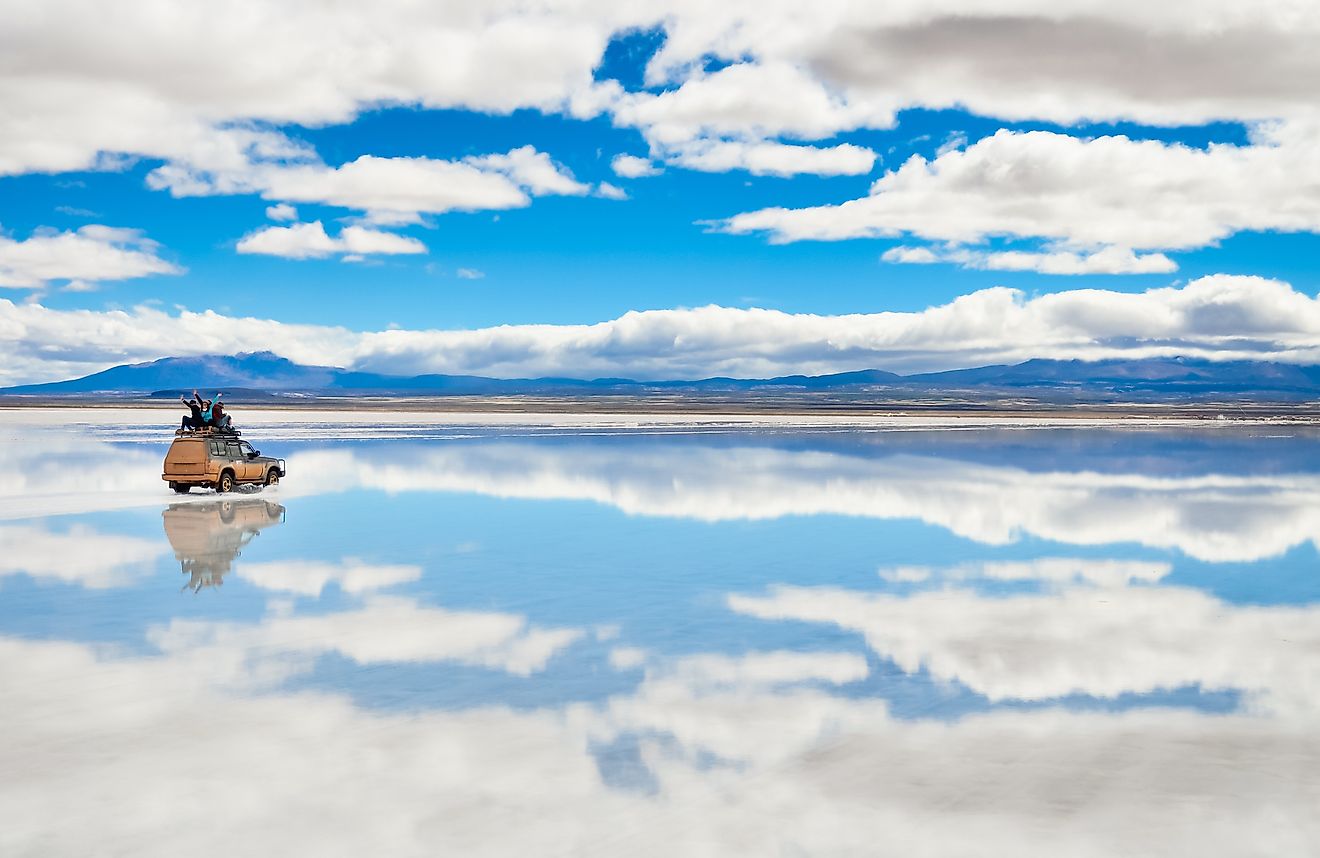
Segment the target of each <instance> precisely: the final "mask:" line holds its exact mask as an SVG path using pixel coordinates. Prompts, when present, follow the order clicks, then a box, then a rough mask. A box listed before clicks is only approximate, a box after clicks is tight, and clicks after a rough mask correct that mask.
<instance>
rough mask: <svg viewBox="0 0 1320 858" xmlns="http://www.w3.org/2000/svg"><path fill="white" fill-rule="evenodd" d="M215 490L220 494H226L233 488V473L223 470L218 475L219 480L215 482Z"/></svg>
mask: <svg viewBox="0 0 1320 858" xmlns="http://www.w3.org/2000/svg"><path fill="white" fill-rule="evenodd" d="M215 490H216V491H218V492H219V493H220V494H222V495H223V494H227V493H229V492H232V491H233V490H234V475H233V474H232V473H230V472H229V471H225V472H224V473H222V474H221V475H220V481H219V482H218V483H216V484H215Z"/></svg>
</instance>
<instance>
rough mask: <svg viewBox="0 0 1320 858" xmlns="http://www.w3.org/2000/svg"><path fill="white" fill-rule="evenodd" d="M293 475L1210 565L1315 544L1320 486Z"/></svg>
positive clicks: (820, 454)
mask: <svg viewBox="0 0 1320 858" xmlns="http://www.w3.org/2000/svg"><path fill="white" fill-rule="evenodd" d="M1211 461H1213V458H1212V459H1211ZM1010 462H1011V460H1010ZM295 464H296V465H297V468H296V470H295V471H294V472H295V473H297V474H299V475H301V476H300V477H299V479H298V480H297V481H296V485H293V486H291V487H290V488H289V489H288V491H291V492H293V493H296V494H318V493H321V492H328V491H337V490H342V489H344V488H345V487H348V486H355V487H362V488H371V489H379V490H383V491H387V492H409V491H448V492H465V493H475V494H483V495H488V496H493V497H500V498H528V499H538V500H551V499H553V500H589V501H594V502H596V503H600V504H606V505H609V506H613V507H616V508H617V509H619V510H621V511H623V512H626V513H628V514H630V515H644V516H664V517H676V518H688V519H696V520H699V521H710V522H718V521H730V520H742V519H773V518H779V517H783V516H801V515H843V516H861V517H867V518H876V519H917V520H920V521H922V522H925V523H927V524H931V525H937V526H940V527H943V528H945V529H947V530H949V531H951V532H953V533H955V534H957V535H959V536H962V537H965V538H968V539H972V540H975V541H977V542H981V543H984V544H989V545H1005V544H1009V543H1012V542H1016V541H1018V540H1019V539H1021V538H1022V537H1023V536H1027V535H1030V536H1033V537H1038V538H1041V539H1048V540H1053V541H1057V542H1062V543H1068V544H1073V545H1106V544H1112V543H1120V542H1133V543H1137V544H1140V545H1145V546H1149V547H1153V548H1174V549H1177V550H1179V551H1182V552H1183V553H1185V554H1187V555H1189V556H1191V557H1195V558H1197V559H1200V560H1206V561H1213V562H1229V561H1247V560H1259V559H1262V558H1265V557H1272V556H1275V555H1278V554H1281V553H1283V552H1285V551H1287V550H1288V549H1290V548H1292V547H1294V546H1297V545H1301V544H1305V543H1311V544H1313V545H1317V544H1320V481H1317V479H1316V477H1315V475H1314V474H1312V473H1310V471H1309V470H1303V467H1302V466H1303V465H1304V464H1306V463H1303V462H1298V463H1297V465H1298V472H1296V473H1293V472H1288V471H1283V472H1268V473H1232V472H1229V473H1218V472H1214V471H1210V472H1207V473H1192V474H1181V473H1174V474H1168V475H1159V474H1156V475H1150V474H1149V473H1148V471H1147V470H1142V471H1139V472H1098V471H1095V470H1092V469H1091V468H1092V467H1093V462H1092V461H1090V460H1088V459H1087V458H1086V457H1085V456H1084V455H1083V454H1081V453H1075V454H1074V464H1073V467H1071V468H1070V467H1067V464H1068V463H1067V462H1055V463H1052V466H1051V467H1050V469H1049V470H1029V469H1027V468H1026V467H1024V466H1020V465H1017V464H1013V463H1009V464H985V463H981V462H977V461H969V460H967V459H961V458H950V457H942V456H937V455H913V454H910V453H887V452H885V451H883V449H882V450H881V451H880V452H878V453H877V452H874V451H872V452H869V453H868V452H867V451H866V450H859V451H858V453H856V454H848V453H840V452H836V451H832V450H812V449H806V450H798V449H791V450H790V449H780V448H774V447H765V446H755V445H751V444H748V445H746V446H735V445H729V444H722V443H721V444H716V443H712V444H709V445H702V444H700V443H696V442H692V441H683V442H681V443H680V442H678V441H667V442H666V441H657V442H654V443H650V444H645V445H642V444H630V445H623V444H605V443H599V442H592V441H576V442H548V441H542V442H536V441H509V440H488V441H482V442H478V443H448V444H430V445H426V446H414V445H406V444H396V445H390V446H382V447H376V448H374V449H369V450H362V451H355V450H349V449H333V450H318V451H314V452H306V453H302V454H299V455H298V456H297V457H296V459H295ZM1143 464H1144V463H1143ZM291 467H293V466H292V465H291ZM1307 467H1309V465H1307Z"/></svg>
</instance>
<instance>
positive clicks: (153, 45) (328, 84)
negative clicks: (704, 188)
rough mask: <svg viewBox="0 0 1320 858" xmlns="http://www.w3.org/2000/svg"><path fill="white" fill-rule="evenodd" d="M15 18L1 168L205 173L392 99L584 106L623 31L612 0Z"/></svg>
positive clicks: (68, 2)
mask: <svg viewBox="0 0 1320 858" xmlns="http://www.w3.org/2000/svg"><path fill="white" fill-rule="evenodd" d="M12 23H13V26H12V27H8V28H6V33H5V36H4V54H5V56H6V58H7V60H8V61H7V63H6V66H5V68H6V69H8V70H10V71H8V72H6V73H5V75H4V77H5V80H6V81H7V83H6V85H5V86H3V87H0V114H4V115H9V116H15V117H23V121H22V123H21V124H20V125H18V126H17V127H15V128H13V129H12V131H13V133H9V134H6V135H5V139H4V140H3V141H0V173H19V172H31V171H44V172H57V171H66V170H80V169H88V168H94V167H96V166H97V165H98V163H100V159H101V158H102V153H125V154H133V155H141V156H145V157H148V158H159V159H163V160H166V161H169V162H177V163H179V164H183V165H188V166H189V167H190V168H202V169H205V170H213V169H218V168H223V167H225V166H232V165H233V164H235V163H239V162H241V161H245V160H250V158H249V156H250V155H251V153H249V152H245V151H244V150H246V149H248V148H250V147H252V146H253V145H259V146H262V147H264V148H266V149H267V150H271V149H274V148H278V147H280V146H285V145H287V144H288V143H289V141H288V140H287V138H285V137H283V135H281V134H279V133H278V132H270V131H266V130H265V129H264V128H262V127H258V126H257V124H264V125H282V124H289V123H293V124H300V125H309V126H316V125H326V124H333V123H344V122H349V121H351V120H352V119H353V118H354V117H355V116H356V115H357V114H358V113H359V112H360V111H362V110H365V109H370V108H374V107H376V106H378V105H380V104H386V103H388V104H408V105H414V106H420V107H427V108H440V109H443V108H458V109H470V110H480V111H486V112H493V113H508V112H510V111H512V110H515V109H518V108H537V109H542V110H546V111H569V110H571V109H575V110H582V109H586V108H587V106H588V105H590V104H591V102H592V101H593V98H592V97H591V92H592V90H594V89H596V87H597V85H596V84H595V83H594V81H593V75H592V70H593V68H594V67H595V66H596V64H597V63H598V61H599V58H600V56H601V54H602V53H603V51H604V48H605V45H606V44H607V42H608V40H609V37H610V34H611V32H613V31H614V30H615V29H617V28H618V27H619V26H625V25H627V24H628V23H629V21H628V20H627V19H625V18H623V17H622V16H621V15H620V14H619V13H617V12H615V11H613V10H611V9H610V8H609V7H608V5H606V4H587V5H586V6H584V7H579V8H577V9H574V8H572V7H569V6H559V7H554V6H550V7H546V8H544V9H541V10H532V9H528V8H527V7H526V6H525V5H524V4H521V3H514V2H502V1H501V2H497V3H491V4H484V3H483V4H470V3H460V4H447V5H445V6H443V7H440V6H437V7H433V8H428V9H419V8H417V7H416V6H414V5H412V4H407V3H394V2H390V3H386V4H384V5H382V6H381V7H380V8H378V9H375V10H372V12H371V13H370V14H366V13H364V11H363V10H361V9H357V8H349V7H343V8H339V9H326V8H319V7H318V8H313V7H310V6H309V7H305V8H293V9H286V10H282V11H277V10H275V9H272V8H270V7H267V6H265V5H263V4H261V3H259V2H244V3H241V4H240V6H239V7H235V8H232V9H230V10H229V11H228V12H227V13H224V14H222V13H220V12H219V11H218V10H200V11H199V10H185V9H157V10H149V9H146V8H143V7H142V6H140V5H138V4H133V3H116V4H111V5H102V4H95V3H86V2H82V0H58V2H53V3H50V4H47V5H43V7H42V9H41V10H40V11H39V12H38V13H37V14H32V15H24V16H22V17H21V19H19V18H15V20H14V21H13V22H12ZM385 44H388V45H389V46H390V49H389V50H388V51H382V50H381V49H380V46H381V45H385ZM144 57H147V58H150V62H147V63H144V62H143V58H144ZM594 100H596V101H598V100H599V99H594Z"/></svg>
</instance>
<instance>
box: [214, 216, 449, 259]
mask: <svg viewBox="0 0 1320 858" xmlns="http://www.w3.org/2000/svg"><path fill="white" fill-rule="evenodd" d="M237 249H238V252H239V253H259V254H263V255H266V256H282V257H284V258H285V259H318V258H323V257H326V256H332V255H334V254H337V253H343V254H349V255H352V256H358V257H361V256H364V255H367V254H411V253H425V252H426V245H424V244H422V243H421V242H420V241H418V240H417V239H415V238H409V237H408V236H404V235H397V234H395V233H392V232H382V231H381V230H377V229H370V228H368V227H362V226H346V227H344V228H343V229H342V230H341V231H340V233H339V236H338V237H337V238H331V237H330V236H329V235H327V234H326V231H325V227H324V226H323V225H322V224H321V222H320V221H319V220H317V221H312V222H311V223H296V224H293V225H292V226H268V227H263V228H262V229H259V230H257V231H256V232H253V233H250V234H248V235H246V236H244V237H243V238H242V239H240V240H239V242H238V245H237Z"/></svg>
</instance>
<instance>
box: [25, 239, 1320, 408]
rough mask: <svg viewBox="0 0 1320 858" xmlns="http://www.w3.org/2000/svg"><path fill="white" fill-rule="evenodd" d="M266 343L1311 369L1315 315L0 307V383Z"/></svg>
mask: <svg viewBox="0 0 1320 858" xmlns="http://www.w3.org/2000/svg"><path fill="white" fill-rule="evenodd" d="M276 229H287V228H284V227H277V228H276ZM345 232H347V230H345ZM272 344H275V348H276V349H277V350H278V351H279V353H280V354H282V355H283V356H285V357H287V358H289V359H291V360H295V361H298V362H301V363H311V364H321V365H332V366H347V367H353V368H358V369H364V370H374V371H381V372H392V373H426V372H437V373H460V374H477V375H492V376H504V377H514V378H518V377H527V376H537V375H568V376H578V377H601V376H616V377H617V376H631V377H634V378H642V379H648V378H651V379H654V378H698V377H707V376H713V375H729V376H741V377H753V378H754V377H768V376H775V375H784V374H791V373H808V374H820V373H829V372H839V371H845V370H856V369H860V368H866V367H874V368H880V369H889V370H894V371H898V372H905V371H923V370H939V369H952V368H956V367H966V366H980V365H986V364H993V363H1016V362H1020V361H1023V360H1027V359H1030V358H1057V359H1081V360H1098V359H1103V358H1141V357H1157V356H1158V357H1172V356H1177V355H1182V356H1186V357H1195V358H1208V359H1211V360H1228V359H1237V360H1276V361H1283V362H1291V363H1320V301H1317V299H1316V298H1313V297H1311V296H1309V295H1306V294H1303V293H1302V292H1299V291H1297V290H1295V289H1293V288H1292V287H1291V286H1289V285H1288V284H1286V283H1282V282H1279V281H1274V280H1265V279H1261V278H1257V277H1236V276H1226V275H1214V276H1210V277H1203V278H1200V279H1198V280H1195V281H1193V282H1191V283H1188V284H1187V285H1185V286H1180V287H1164V288H1156V289H1149V290H1147V291H1145V292H1140V293H1125V292H1114V291H1106V290H1100V289H1087V290H1075V291H1069V292H1061V293H1055V294H1046V295H1040V296H1037V297H1032V298H1028V297H1027V296H1026V295H1024V294H1023V293H1022V292H1020V291H1018V290H1014V289H1006V288H1002V287H995V288H990V289H984V290H981V291H978V292H973V293H971V294H968V295H963V296H961V297H959V298H957V299H955V300H953V301H951V302H950V303H948V304H942V305H939V306H935V307H930V308H929V309H926V310H922V311H918V312H886V313H874V314H852V315H843V316H820V315H810V314H790V313H784V312H780V311H776V310H763V309H734V308H727V307H701V308H696V309H680V310H648V311H644V312H637V311H634V312H629V313H626V314H624V315H623V316H621V317H619V318H617V319H613V320H610V321H605V322H598V323H595V324H583V325H502V326H499V327H493V328H484V329H477V330H403V329H397V330H383V331H371V332H351V331H348V330H345V329H342V328H334V327H324V326H317V325H294V324H286V323H283V322H277V321H273V320H263V319H242V318H235V317H230V316H223V315H220V314H218V313H214V312H211V311H207V312H202V313H196V312H190V311H183V312H180V313H179V314H178V315H171V314H169V313H166V312H163V311H161V310H159V309H156V308H153V307H137V308H135V309H133V310H131V311H124V310H114V311H103V312H98V311H90V310H55V309H51V308H48V307H44V306H41V305H39V304H37V305H19V304H15V303H13V302H8V301H2V300H0V345H3V346H4V347H5V349H6V351H7V353H8V354H9V355H10V359H9V361H8V362H7V364H6V365H5V366H4V367H0V378H3V379H5V380H6V381H8V382H10V383H19V382H21V381H41V380H53V379H57V378H61V377H68V376H70V375H73V374H75V373H83V374H85V373H87V372H93V371H97V370H101V369H105V368H106V367H107V366H111V365H114V364H119V363H126V362H131V361H143V360H151V359H155V358H159V357H165V356H170V355H195V354H216V353H234V352H239V351H260V350H262V349H267V348H270V347H271V346H272Z"/></svg>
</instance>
